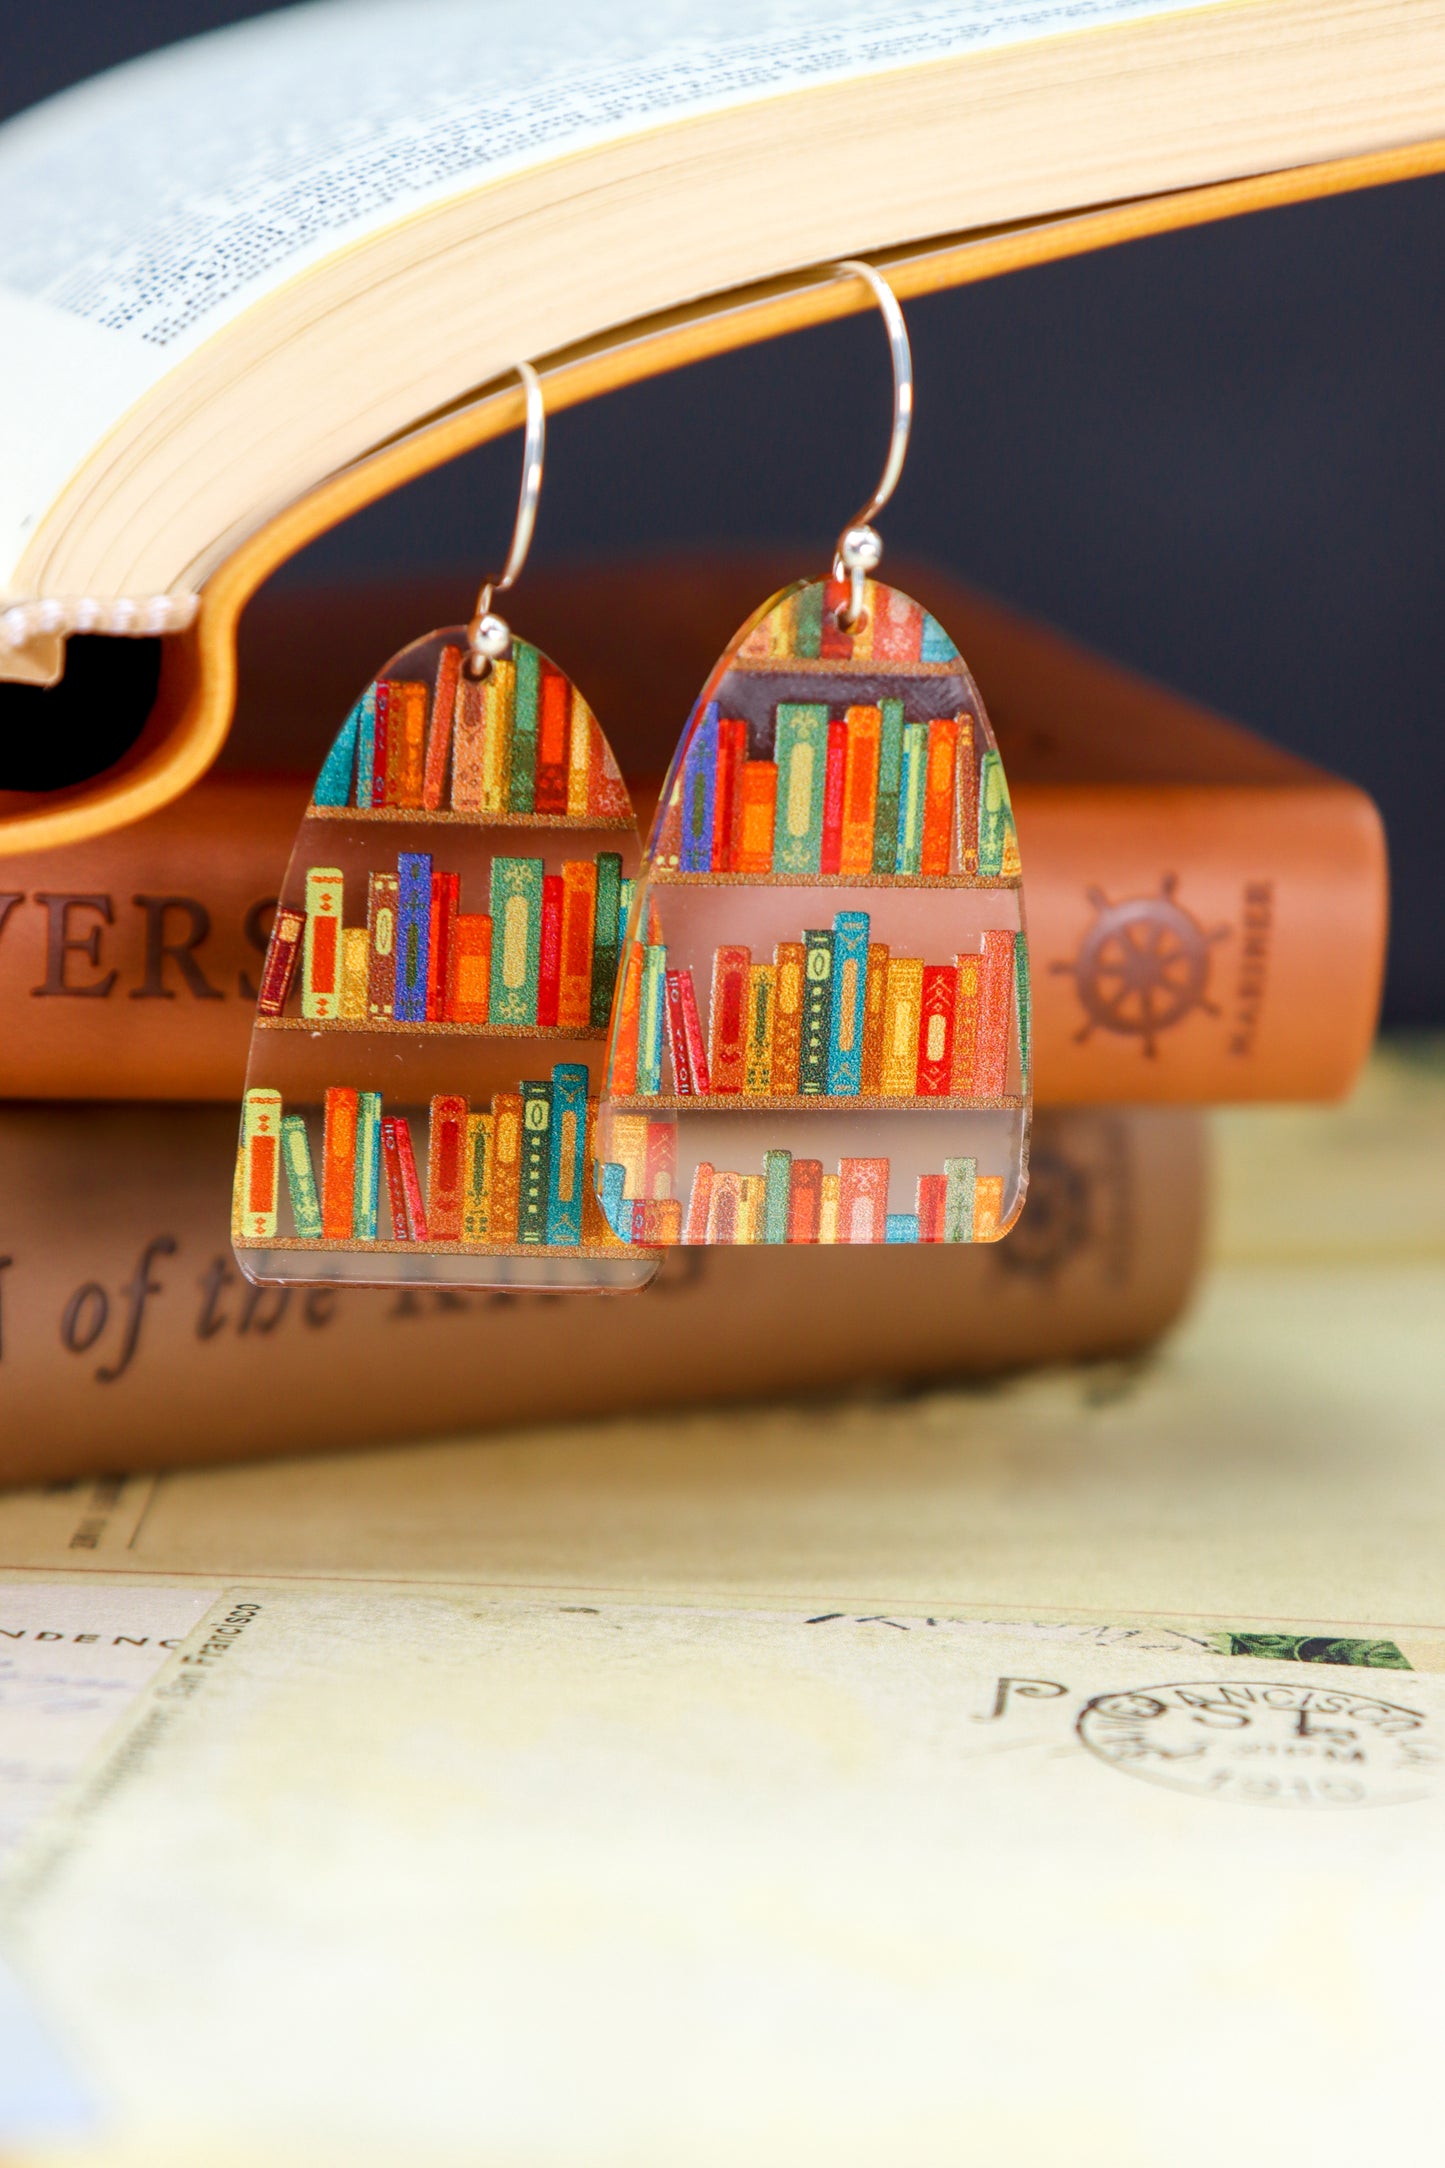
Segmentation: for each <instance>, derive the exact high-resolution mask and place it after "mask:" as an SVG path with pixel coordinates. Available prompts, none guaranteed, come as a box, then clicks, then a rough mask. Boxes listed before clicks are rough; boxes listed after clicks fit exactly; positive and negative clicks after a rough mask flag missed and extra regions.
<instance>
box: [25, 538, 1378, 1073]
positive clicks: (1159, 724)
mask: <svg viewBox="0 0 1445 2168" xmlns="http://www.w3.org/2000/svg"><path fill="white" fill-rule="evenodd" d="M796 571H797V564H796V562H795V561H794V560H793V559H782V558H779V557H777V556H769V557H754V556H745V557H738V558H734V559H724V560H721V561H718V562H713V561H707V562H700V563H696V564H687V563H682V564H677V563H673V564H649V565H639V566H632V567H623V568H607V569H600V570H598V569H589V570H586V571H583V572H577V573H573V574H542V573H539V574H537V575H536V576H535V577H529V579H528V582H527V586H526V588H525V590H524V591H523V592H521V593H519V595H518V597H517V599H516V604H515V609H514V615H515V618H516V622H517V625H518V629H519V630H524V631H525V632H526V634H527V636H528V637H529V638H531V639H534V640H536V641H537V642H538V644H539V645H540V646H542V647H543V648H544V649H546V650H547V651H548V652H550V653H551V654H553V655H554V656H555V657H556V659H557V661H558V662H559V663H560V664H562V665H563V666H564V667H565V668H566V669H567V670H568V671H569V672H570V673H571V674H572V675H573V676H574V677H575V679H576V681H577V682H578V684H579V685H580V686H581V687H582V689H583V691H584V692H585V693H586V695H587V697H588V699H589V700H590V701H591V703H592V705H593V707H594V708H595V710H596V712H597V713H598V715H599V716H600V717H601V718H602V719H603V721H604V725H605V727H606V729H607V731H608V734H609V736H610V737H611V739H612V742H613V744H614V745H615V747H616V748H617V751H618V754H619V757H620V758H621V759H622V761H623V763H624V765H625V766H626V767H627V768H628V770H629V772H630V774H631V776H632V778H633V787H634V796H635V798H636V800H637V802H638V809H639V813H640V814H641V816H642V817H643V818H644V820H645V819H647V818H648V817H650V813H651V795H652V792H653V791H655V789H656V787H657V781H656V779H658V778H660V777H661V775H662V773H663V772H664V770H665V768H666V765H667V761H668V759H669V756H670V754H671V752H672V748H673V745H674V743H675V740H676V737H677V734H678V731H679V729H680V727H681V724H682V721H683V719H684V718H685V717H686V715H687V713H688V710H689V708H690V706H691V703H692V701H693V699H694V697H695V695H696V693H697V689H698V687H699V686H700V685H701V683H702V681H703V678H704V677H705V675H706V673H707V671H708V669H709V668H710V666H711V664H712V663H713V661H714V659H715V658H716V656H717V654H718V652H719V651H720V650H721V648H722V647H723V646H724V644H725V643H726V641H727V640H728V639H729V638H730V636H731V635H732V633H733V631H734V629H735V628H736V626H737V625H738V624H739V623H740V622H741V621H742V620H743V619H744V618H745V617H746V616H747V615H748V614H749V613H750V612H751V611H752V610H753V609H754V608H755V607H756V606H757V605H758V604H759V603H760V602H761V601H762V600H764V599H765V598H766V596H767V595H768V594H769V593H770V592H771V591H772V590H773V589H775V588H776V587H778V586H780V585H782V584H783V583H784V581H785V580H787V579H788V578H790V577H792V576H793V575H794V574H795V573H796ZM890 576H891V577H892V578H893V579H894V580H895V581H896V582H897V584H899V585H900V586H903V587H905V588H907V589H909V590H910V591H911V592H913V593H915V594H917V595H918V596H919V598H920V599H921V600H922V601H923V602H925V603H926V604H927V606H928V607H929V608H930V609H931V610H932V611H933V612H934V614H935V615H936V616H937V617H938V618H939V620H940V622H941V623H942V624H943V625H945V626H946V627H947V629H948V630H949V631H950V632H951V633H952V635H953V637H954V638H955V639H956V640H957V641H958V643H959V645H960V647H961V648H962V650H963V652H964V654H965V656H966V657H967V659H968V661H969V663H970V664H971V666H972V668H973V671H974V674H975V676H976V678H977V679H978V682H979V684H980V686H981V688H982V691H983V696H984V699H985V701H986V702H987V704H988V707H989V711H990V714H991V716H992V718H993V722H994V725H995V728H996V730H997V733H998V738H999V743H1000V746H1001V747H1002V750H1003V754H1004V758H1005V762H1006V765H1007V769H1008V774H1009V778H1010V782H1011V785H1012V788H1013V795H1014V804H1015V810H1016V813H1017V817H1018V828H1019V837H1020V844H1021V849H1022V853H1023V865H1024V879H1025V909H1026V913H1027V919H1028V928H1029V936H1030V943H1031V952H1032V958H1033V1001H1034V1033H1035V1037H1034V1048H1035V1088H1036V1094H1037V1097H1038V1100H1039V1102H1040V1104H1044V1105H1049V1104H1053V1105H1062V1104H1088V1103H1095V1104H1110V1103H1118V1102H1120V1101H1128V1100H1146V1101H1160V1100H1165V1101H1176V1102H1177V1101H1184V1102H1199V1103H1203V1102H1211V1101H1239V1100H1259V1099H1331V1098H1336V1097H1338V1096H1339V1095H1341V1094H1342V1093H1344V1092H1345V1091H1347V1090H1348V1088H1349V1086H1350V1084H1351V1083H1352V1081H1353V1080H1354V1077H1355V1075H1356V1074H1357V1072H1358V1069H1359V1066H1360V1063H1361V1062H1362V1061H1363V1059H1364V1056H1365V1053H1366V1051H1367V1049H1368V1046H1369V1043H1370V1039H1371V1036H1372V1034H1373V1031H1374V1025H1375V1018H1376V1012H1377V1008H1378V1003H1379V994H1380V983H1381V973H1382V969H1383V959H1384V943H1385V926H1386V912H1387V873H1386V863H1385V848H1384V839H1383V834H1382V830H1381V824H1380V819H1379V816H1378V814H1377V813H1376V811H1375V808H1374V806H1373V805H1372V804H1371V802H1370V800H1369V799H1368V798H1367V797H1366V796H1365V795H1364V793H1363V792H1361V791H1359V790H1358V789H1356V788H1355V787H1354V786H1353V785H1350V784H1347V783H1344V782H1341V781H1339V780H1338V779H1336V778H1335V777H1333V776H1330V775H1326V774H1325V773H1324V772H1323V771H1322V770H1320V769H1318V768H1314V767H1311V766H1310V765H1309V764H1308V763H1307V762H1304V761H1301V760H1297V759H1295V758H1294V757H1293V756H1292V755H1290V754H1287V753H1283V752H1280V751H1279V750H1277V749H1276V748H1275V747H1273V746H1270V745H1268V744H1266V743H1265V742H1264V741H1263V740H1262V739H1260V738H1258V737H1256V736H1254V735H1253V734H1252V733H1250V732H1248V731H1245V730H1242V729H1240V728H1239V727H1238V726H1236V725H1234V724H1231V723H1228V722H1224V721H1222V720H1221V719H1220V718H1219V717H1217V716H1214V715H1211V714H1209V713H1207V712H1206V711H1205V710H1203V709H1201V708H1199V707H1197V706H1195V705H1194V704H1193V703H1191V702H1189V701H1187V700H1184V699H1181V698H1180V697H1178V696H1177V695H1175V694H1173V693H1170V692H1167V691H1165V690H1164V689H1162V688H1161V687H1159V686H1156V685H1152V684H1149V683H1147V682H1146V681H1144V680H1143V679H1140V678H1138V677H1136V676H1134V675H1133V674H1131V673H1130V672H1128V671H1126V670H1122V669H1119V668H1118V667H1116V666H1115V665H1113V664H1111V663H1108V662H1105V661H1102V660H1100V659H1099V658H1098V657H1096V656H1094V655H1091V654H1089V653H1088V652H1087V651H1085V650H1084V649H1082V648H1079V647H1077V646H1076V645H1074V644H1073V643H1072V642H1070V641H1068V640H1065V639H1063V638H1062V637H1061V636H1060V635H1058V634H1057V633H1054V632H1052V631H1049V630H1047V629H1046V628H1044V627H1042V626H1039V625H1036V624H1032V623H1030V622H1028V621H1027V620H1025V619H1023V618H1020V617H1018V616H1016V615H1015V614H1014V613H1012V612H1011V611H1008V610H1005V609H1003V608H1002V607H1000V606H999V605H998V604H996V603H993V602H990V601H987V600H985V599H984V598H982V597H980V596H979V595H977V594H975V593H973V592H972V591H971V590H968V589H966V588H963V587H961V586H960V585H959V584H958V583H957V582H955V581H952V580H949V579H945V578H941V577H940V576H939V575H937V574H936V573H931V572H929V571H927V570H924V569H922V568H919V567H917V566H910V565H907V564H905V563H900V564H897V565H893V564H891V563H890ZM467 607H468V596H467V593H466V588H465V583H464V582H463V581H461V580H456V581H439V580H431V581H410V582H400V583H398V582H391V583H387V584H385V585H383V584H379V583H378V584H376V585H358V586H356V587H353V588H350V589H344V590H337V591H334V592H328V593H322V594H312V593H305V592H301V591H295V592H291V593H282V594H278V595H275V596H271V597H265V596H263V597H262V598H261V599H260V600H259V601H258V602H257V604H256V605H255V607H254V608H253V610H252V612H251V614H250V615H249V616H248V618H247V620H246V624H245V627H244V634H243V639H242V644H241V653H240V685H241V694H240V699H239V703H238V709H237V716H236V723H235V728H234V730H233V732H232V735H231V739H230V741H229V744H228V746H227V750H226V755H225V760H224V763H223V765H222V767H221V769H220V770H218V772H217V773H215V774H214V775H212V776H211V777H210V778H208V779H207V780H206V781H205V782H203V783H202V784H200V785H199V786H198V787H197V788H196V789H195V790H194V791H193V792H192V793H191V794H190V796H189V797H187V798H185V799H183V800H181V801H179V802H178V803H177V804H175V805H173V806H170V807H168V808H167V809H166V810H165V811H164V812H162V813H159V814H157V815H154V816H153V817H152V818H151V819H149V820H146V821H144V822H140V823H138V824H136V825H135V826H134V827H131V828H129V829H125V830H122V831H119V832H117V833H113V834H110V835H107V836H103V837H98V838H95V839H93V840H89V841H86V842H82V843H78V844H73V845H69V846H67V847H65V848H63V849H59V850H55V851H51V852H43V853H33V854H30V855H27V856H23V857H17V858H13V859H6V860H0V1018H3V1026H0V1096H3V1097H9V1098H128V1099H129V1098H139V1099H151V1098H169V1099H229V1100H235V1099H237V1098H238V1097H239V1095H240V1091H241V1084H242V1078H243V1075H244V1071H245V1062H246V1048H247V1042H248V1037H249V1032H250V1025H251V1018H252V1013H253V1008H254V1003H255V993H256V985H257V980H258V975H259V972H260V967H261V961H262V956H263V952H264V949H265V942H266V931H267V927H268V925H269V922H270V911H271V905H272V901H273V899H274V898H275V895H276V892H277V889H278V886H279V884H280V880H281V877H282V875H283V874H284V872H285V868H286V861H287V858H288V856H289V853H290V848H291V843H292V839H293V836H294V833H295V829H296V824H297V822H298V820H299V819H300V816H301V810H302V807H303V804H304V802H305V799H306V795H307V790H308V787H309V783H310V779H311V777H312V776H314V774H315V773H316V770H317V769H318V767H319V766H320V763H321V760H322V758H323V756H324V754H325V751H326V748H327V745H328V744H329V742H330V739H331V736H332V734H333V733H334V731H335V730H336V728H337V726H338V724H339V723H340V721H341V718H342V716H343V715H344V714H345V713H346V710H347V709H348V707H349V706H350V704H351V702H352V701H353V699H354V698H355V696H356V693H357V691H358V689H359V688H360V686H362V685H364V684H365V682H366V681H367V679H368V677H370V676H371V674H372V673H373V672H374V671H375V670H376V669H377V668H378V666H379V665H380V664H381V662H382V661H383V660H384V659H385V657H386V656H387V655H388V654H389V653H391V652H392V651H393V650H394V649H396V648H397V647H399V646H401V645H402V644H403V643H404V642H405V641H406V640H407V639H409V638H412V637H414V636H415V635H416V634H417V633H418V632H419V631H421V630H424V629H425V628H426V627H428V626H430V625H434V624H446V623H452V622H456V621H457V620H458V619H460V618H463V617H464V616H465V614H466V610H467ZM248 771H249V772H248ZM639 778H651V779H653V780H652V782H651V784H650V785H649V784H648V783H646V782H644V781H641V780H638V779H639Z"/></svg>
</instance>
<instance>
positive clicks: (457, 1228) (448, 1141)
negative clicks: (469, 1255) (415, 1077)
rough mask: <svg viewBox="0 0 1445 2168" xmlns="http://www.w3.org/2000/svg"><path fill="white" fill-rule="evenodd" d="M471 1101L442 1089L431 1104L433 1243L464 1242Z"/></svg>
mask: <svg viewBox="0 0 1445 2168" xmlns="http://www.w3.org/2000/svg"><path fill="white" fill-rule="evenodd" d="M466 1141H467V1102H466V1100H465V1099H461V1098H458V1097H456V1096H455V1095H454V1094H452V1093H449V1092H439V1093H438V1094H437V1096H436V1097H435V1098H434V1099H433V1100H432V1103H431V1130H430V1133H429V1138H428V1145H427V1179H426V1217H427V1229H428V1232H429V1235H430V1238H431V1240H432V1241H433V1242H460V1241H461V1239H462V1205H463V1201H464V1198H465V1193H466V1172H467V1155H466Z"/></svg>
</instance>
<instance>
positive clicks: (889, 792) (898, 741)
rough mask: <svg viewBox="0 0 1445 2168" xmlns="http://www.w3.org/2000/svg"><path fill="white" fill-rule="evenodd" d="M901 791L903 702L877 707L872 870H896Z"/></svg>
mask: <svg viewBox="0 0 1445 2168" xmlns="http://www.w3.org/2000/svg"><path fill="white" fill-rule="evenodd" d="M902 788H903V702H902V701H901V700H882V701H880V702H879V704H878V809H877V815H876V818H875V821H874V827H873V871H874V872H875V873H896V872H897V871H898V806H899V796H900V793H901V791H902Z"/></svg>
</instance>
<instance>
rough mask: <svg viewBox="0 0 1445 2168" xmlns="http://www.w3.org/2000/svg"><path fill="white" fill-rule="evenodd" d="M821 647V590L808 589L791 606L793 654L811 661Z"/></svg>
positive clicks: (814, 587)
mask: <svg viewBox="0 0 1445 2168" xmlns="http://www.w3.org/2000/svg"><path fill="white" fill-rule="evenodd" d="M822 647H823V590H822V588H821V586H813V587H809V588H807V589H806V590H805V592H804V593H803V594H801V595H799V596H798V598H797V601H796V602H795V603H794V605H793V653H794V654H795V655H801V656H803V657H804V658H805V659H809V660H810V659H811V658H813V657H814V656H816V655H818V654H820V653H821V652H822Z"/></svg>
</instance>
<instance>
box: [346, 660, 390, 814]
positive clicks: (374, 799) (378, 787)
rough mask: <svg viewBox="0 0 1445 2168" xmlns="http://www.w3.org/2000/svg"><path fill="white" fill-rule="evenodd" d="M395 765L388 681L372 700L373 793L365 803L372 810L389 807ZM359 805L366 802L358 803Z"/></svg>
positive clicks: (380, 681)
mask: <svg viewBox="0 0 1445 2168" xmlns="http://www.w3.org/2000/svg"><path fill="white" fill-rule="evenodd" d="M394 765H395V762H394V759H393V754H392V743H391V687H390V685H388V684H387V682H386V680H385V678H381V679H378V681H377V683H376V684H375V685H374V686H373V687H372V698H371V790H370V793H369V794H368V797H367V799H366V800H365V803H366V804H368V805H370V806H371V807H373V808H379V807H381V806H386V805H390V803H391V800H390V799H389V798H388V796H387V789H388V786H389V782H390V771H391V769H392V767H394ZM356 802H357V804H358V805H360V804H361V803H362V802H363V801H362V800H361V798H360V797H358V799H357V801H356Z"/></svg>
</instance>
